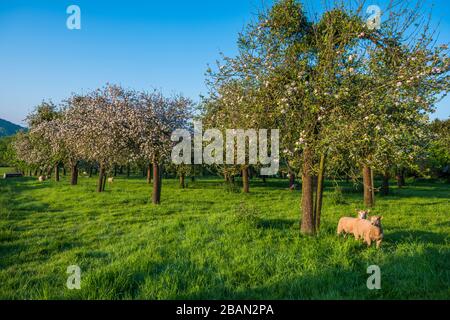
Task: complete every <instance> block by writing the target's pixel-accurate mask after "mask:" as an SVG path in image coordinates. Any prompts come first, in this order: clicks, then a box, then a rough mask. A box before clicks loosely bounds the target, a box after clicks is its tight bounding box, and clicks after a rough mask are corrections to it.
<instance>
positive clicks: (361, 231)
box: [353, 216, 384, 248]
mask: <svg viewBox="0 0 450 320" xmlns="http://www.w3.org/2000/svg"><path fill="white" fill-rule="evenodd" d="M382 219H383V217H380V216H373V217H371V218H370V220H360V221H358V222H356V224H355V225H354V229H353V231H354V235H355V239H357V240H358V239H360V238H361V239H363V241H364V242H365V243H367V246H369V247H370V245H371V244H372V241H375V242H376V244H377V248H379V247H380V245H381V242H382V240H383V237H384V234H383V228H382V227H381V220H382Z"/></svg>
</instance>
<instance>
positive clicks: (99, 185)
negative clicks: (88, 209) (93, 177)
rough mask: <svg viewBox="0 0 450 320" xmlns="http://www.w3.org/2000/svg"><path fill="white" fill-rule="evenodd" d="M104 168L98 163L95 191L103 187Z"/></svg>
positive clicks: (100, 190) (99, 190) (101, 189)
mask: <svg viewBox="0 0 450 320" xmlns="http://www.w3.org/2000/svg"><path fill="white" fill-rule="evenodd" d="M104 172H105V169H104V168H103V166H102V165H100V170H99V171H98V182H97V192H102V191H103V190H104V188H103V185H104V183H103V180H104V179H105V173H104Z"/></svg>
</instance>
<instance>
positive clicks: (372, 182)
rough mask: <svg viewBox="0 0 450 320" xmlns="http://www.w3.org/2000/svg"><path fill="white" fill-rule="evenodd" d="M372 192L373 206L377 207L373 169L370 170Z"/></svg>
mask: <svg viewBox="0 0 450 320" xmlns="http://www.w3.org/2000/svg"><path fill="white" fill-rule="evenodd" d="M370 191H371V192H372V206H375V184H374V178H373V169H370Z"/></svg>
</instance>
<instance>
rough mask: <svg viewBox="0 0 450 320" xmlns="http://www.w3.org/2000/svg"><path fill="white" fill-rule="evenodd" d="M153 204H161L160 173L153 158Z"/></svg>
mask: <svg viewBox="0 0 450 320" xmlns="http://www.w3.org/2000/svg"><path fill="white" fill-rule="evenodd" d="M152 201H153V204H160V203H161V172H160V166H159V164H158V161H157V160H156V159H155V158H153V192H152Z"/></svg>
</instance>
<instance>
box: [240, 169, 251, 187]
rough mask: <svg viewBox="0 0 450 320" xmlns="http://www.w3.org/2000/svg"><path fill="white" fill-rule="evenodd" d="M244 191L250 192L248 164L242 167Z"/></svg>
mask: <svg viewBox="0 0 450 320" xmlns="http://www.w3.org/2000/svg"><path fill="white" fill-rule="evenodd" d="M242 191H243V192H244V193H249V192H250V186H249V182H248V167H246V166H245V167H244V168H243V169H242Z"/></svg>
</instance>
